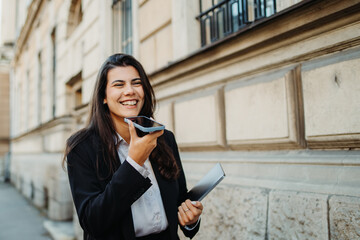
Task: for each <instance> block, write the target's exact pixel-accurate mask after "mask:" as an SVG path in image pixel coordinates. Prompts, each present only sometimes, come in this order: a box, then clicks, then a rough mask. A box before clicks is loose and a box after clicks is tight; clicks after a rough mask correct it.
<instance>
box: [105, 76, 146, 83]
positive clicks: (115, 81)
mask: <svg viewBox="0 0 360 240" xmlns="http://www.w3.org/2000/svg"><path fill="white" fill-rule="evenodd" d="M136 80H140V81H141V78H139V77H138V78H133V79H131V82H132V81H136ZM117 82H125V80H121V79H116V80H114V81H112V82H111V84H114V83H117Z"/></svg>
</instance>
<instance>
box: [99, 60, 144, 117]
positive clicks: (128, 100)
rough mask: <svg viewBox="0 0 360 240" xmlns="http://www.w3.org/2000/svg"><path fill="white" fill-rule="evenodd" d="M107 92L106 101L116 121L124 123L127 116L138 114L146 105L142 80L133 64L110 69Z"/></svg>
mask: <svg viewBox="0 0 360 240" xmlns="http://www.w3.org/2000/svg"><path fill="white" fill-rule="evenodd" d="M105 92H106V95H105V99H104V103H106V104H107V106H108V108H109V112H110V115H111V118H112V119H113V121H114V122H118V123H123V121H124V118H125V117H133V116H138V115H139V113H140V111H141V109H142V107H143V105H144V89H143V85H142V81H141V78H140V75H139V72H138V71H137V70H136V69H135V68H134V67H133V66H125V67H115V68H112V69H110V70H109V72H108V74H107V85H106V90H105ZM119 121H121V122H119Z"/></svg>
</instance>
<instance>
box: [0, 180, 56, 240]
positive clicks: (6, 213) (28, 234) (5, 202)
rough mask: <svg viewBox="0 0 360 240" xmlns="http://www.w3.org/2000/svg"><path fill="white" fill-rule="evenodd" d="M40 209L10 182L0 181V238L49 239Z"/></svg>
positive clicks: (7, 239)
mask: <svg viewBox="0 0 360 240" xmlns="http://www.w3.org/2000/svg"><path fill="white" fill-rule="evenodd" d="M45 220H46V217H44V216H43V215H42V214H41V212H40V211H38V210H37V209H36V208H35V207H34V206H33V205H32V204H30V203H29V202H28V201H27V200H26V199H25V198H24V197H23V196H22V195H21V194H20V193H19V192H18V191H17V190H16V189H15V188H14V187H13V186H12V185H11V184H9V183H4V182H3V181H0V239H1V240H23V239H27V240H50V239H51V237H50V235H49V234H48V233H47V231H46V230H45V228H44V226H43V223H44V221H45Z"/></svg>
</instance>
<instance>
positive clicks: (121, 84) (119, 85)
mask: <svg viewBox="0 0 360 240" xmlns="http://www.w3.org/2000/svg"><path fill="white" fill-rule="evenodd" d="M114 86H115V87H122V86H124V84H123V83H116V84H114Z"/></svg>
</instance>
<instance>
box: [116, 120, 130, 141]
mask: <svg viewBox="0 0 360 240" xmlns="http://www.w3.org/2000/svg"><path fill="white" fill-rule="evenodd" d="M113 121H114V124H115V130H116V132H117V133H118V134H120V136H121V137H122V138H123V139H124V140H125V141H126V142H127V143H129V144H130V132H129V125H128V124H127V123H126V122H124V119H123V118H122V119H113Z"/></svg>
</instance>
